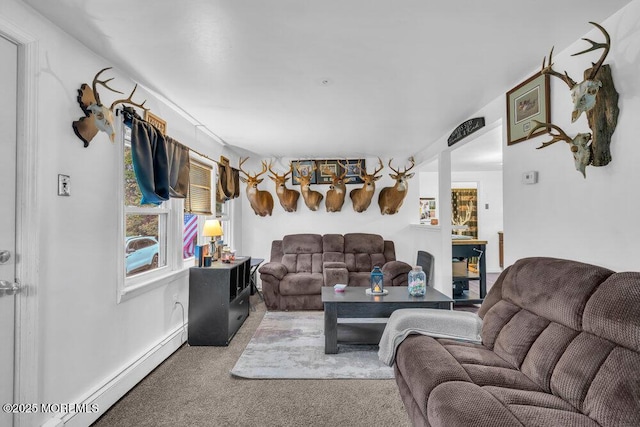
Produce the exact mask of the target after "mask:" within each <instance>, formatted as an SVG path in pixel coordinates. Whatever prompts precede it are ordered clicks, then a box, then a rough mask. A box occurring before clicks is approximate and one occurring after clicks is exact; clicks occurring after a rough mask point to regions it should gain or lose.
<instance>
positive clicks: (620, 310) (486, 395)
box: [395, 258, 640, 427]
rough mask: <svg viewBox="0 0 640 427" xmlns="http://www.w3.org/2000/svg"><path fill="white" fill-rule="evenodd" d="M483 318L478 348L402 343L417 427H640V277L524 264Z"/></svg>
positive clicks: (400, 365)
mask: <svg viewBox="0 0 640 427" xmlns="http://www.w3.org/2000/svg"><path fill="white" fill-rule="evenodd" d="M478 314H479V316H480V317H482V318H483V325H482V334H481V336H482V341H483V343H482V344H471V343H462V342H459V341H454V340H447V339H434V338H431V337H427V336H422V335H410V336H409V337H407V338H406V339H405V340H404V341H403V342H402V343H401V344H400V345H399V347H398V349H397V354H396V363H395V373H396V382H397V384H398V387H399V390H400V394H401V396H402V399H403V401H404V404H405V407H406V409H407V412H408V413H409V416H410V418H411V420H412V422H413V424H414V425H415V426H456V427H460V426H492V427H495V426H522V425H524V426H616V427H621V426H640V273H614V272H613V271H610V270H607V269H605V268H601V267H596V266H593V265H588V264H583V263H578V262H574V261H567V260H560V259H553V258H527V259H522V260H520V261H518V262H516V263H515V264H514V265H513V266H511V267H509V268H507V269H506V270H505V271H504V272H503V273H502V275H501V276H500V277H499V279H498V281H497V282H496V284H495V285H494V286H493V287H492V288H491V290H490V292H489V294H488V295H487V298H486V299H485V301H484V303H483V304H482V306H481V308H480V310H479V312H478Z"/></svg>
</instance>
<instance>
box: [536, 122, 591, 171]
mask: <svg viewBox="0 0 640 427" xmlns="http://www.w3.org/2000/svg"><path fill="white" fill-rule="evenodd" d="M533 123H534V124H535V126H534V128H533V129H531V131H529V135H528V136H527V138H528V137H529V136H531V135H532V134H533V132H535V131H536V130H538V129H540V128H546V129H549V128H551V130H548V133H549V136H551V140H550V141H547V142H544V143H542V145H541V146H540V147H538V150H539V149H541V148H545V147H548V146H550V145H551V144H555V143H556V142H558V141H564V142H566V143H568V144H569V147H570V149H571V153H572V154H573V163H574V165H575V167H576V170H577V171H578V172H580V173H581V174H582V176H583V177H585V178H586V177H587V174H586V167H587V166H588V165H589V164H590V163H591V145H590V144H589V141H591V134H590V133H579V134H577V135H576V136H575V137H574V138H571V137H570V136H568V135H567V134H566V133H565V132H564V131H563V130H562V129H561V128H560V127H559V126H556V125H554V124H551V123H541V122H539V121H537V120H533ZM553 130H555V131H556V132H557V133H553Z"/></svg>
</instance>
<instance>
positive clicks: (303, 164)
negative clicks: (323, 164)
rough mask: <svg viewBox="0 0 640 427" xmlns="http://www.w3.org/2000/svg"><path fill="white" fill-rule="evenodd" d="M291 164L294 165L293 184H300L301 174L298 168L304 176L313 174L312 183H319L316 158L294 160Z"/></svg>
mask: <svg viewBox="0 0 640 427" xmlns="http://www.w3.org/2000/svg"><path fill="white" fill-rule="evenodd" d="M291 164H292V165H293V174H292V175H291V183H292V184H293V185H300V174H299V173H298V170H299V171H300V173H301V174H303V175H304V176H307V175H311V181H310V183H311V184H316V183H317V182H316V179H317V175H318V173H317V172H318V171H317V170H316V169H315V165H316V161H315V160H295V161H292V162H291Z"/></svg>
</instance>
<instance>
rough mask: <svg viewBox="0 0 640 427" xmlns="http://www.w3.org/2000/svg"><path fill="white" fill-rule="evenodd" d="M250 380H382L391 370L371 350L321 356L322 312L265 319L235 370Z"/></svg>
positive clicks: (346, 348)
mask: <svg viewBox="0 0 640 427" xmlns="http://www.w3.org/2000/svg"><path fill="white" fill-rule="evenodd" d="M231 374H232V375H234V376H236V377H242V378H251V379H349V378H354V379H388V378H393V377H394V374H393V368H391V367H389V366H386V365H384V364H383V363H382V362H380V361H379V360H378V346H377V345H353V344H347V345H343V344H339V345H338V353H337V354H324V313H323V312H273V311H268V312H266V313H265V315H264V318H263V319H262V322H261V323H260V325H259V326H258V329H256V332H255V333H254V335H253V337H252V338H251V341H250V342H249V344H247V347H246V348H245V350H244V352H243V353H242V355H241V356H240V359H238V361H237V362H236V365H235V366H234V367H233V369H232V370H231Z"/></svg>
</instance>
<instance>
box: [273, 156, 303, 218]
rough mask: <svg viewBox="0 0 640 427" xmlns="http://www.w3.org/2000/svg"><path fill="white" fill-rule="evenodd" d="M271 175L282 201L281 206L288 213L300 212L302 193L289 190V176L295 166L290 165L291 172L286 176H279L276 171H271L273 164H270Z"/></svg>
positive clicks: (286, 173)
mask: <svg viewBox="0 0 640 427" xmlns="http://www.w3.org/2000/svg"><path fill="white" fill-rule="evenodd" d="M269 172H271V174H272V175H269V178H271V179H272V180H273V181H274V182H275V183H276V195H277V196H278V199H279V200H280V205H281V206H282V208H283V209H284V210H285V211H286V212H295V211H297V210H298V199H299V198H300V192H299V191H296V190H292V189H290V188H287V181H288V180H289V178H288V176H289V175H291V174H292V173H293V166H292V165H291V163H289V171H288V172H285V174H284V175H278V173H277V172H276V171H274V170H273V169H271V163H269Z"/></svg>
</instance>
